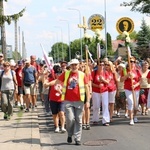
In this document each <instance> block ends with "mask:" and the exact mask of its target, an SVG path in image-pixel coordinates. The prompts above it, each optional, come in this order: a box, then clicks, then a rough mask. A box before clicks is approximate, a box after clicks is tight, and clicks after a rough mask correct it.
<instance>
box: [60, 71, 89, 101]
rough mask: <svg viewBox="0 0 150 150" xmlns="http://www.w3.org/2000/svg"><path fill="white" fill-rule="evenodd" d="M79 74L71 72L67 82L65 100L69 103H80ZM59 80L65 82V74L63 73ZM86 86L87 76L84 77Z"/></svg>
mask: <svg viewBox="0 0 150 150" xmlns="http://www.w3.org/2000/svg"><path fill="white" fill-rule="evenodd" d="M78 75H79V73H78V72H70V75H69V78H68V80H67V86H66V94H65V100H67V101H80V90H79V77H78ZM58 80H60V81H61V82H64V80H65V72H63V73H62V74H61V75H60V76H59V77H58ZM84 84H88V79H87V76H84Z"/></svg>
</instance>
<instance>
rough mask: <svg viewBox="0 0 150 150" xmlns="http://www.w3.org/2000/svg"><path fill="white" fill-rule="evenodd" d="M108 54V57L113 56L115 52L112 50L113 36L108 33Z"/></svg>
mask: <svg viewBox="0 0 150 150" xmlns="http://www.w3.org/2000/svg"><path fill="white" fill-rule="evenodd" d="M107 53H108V55H113V53H114V52H113V50H112V42H111V35H110V34H109V33H107Z"/></svg>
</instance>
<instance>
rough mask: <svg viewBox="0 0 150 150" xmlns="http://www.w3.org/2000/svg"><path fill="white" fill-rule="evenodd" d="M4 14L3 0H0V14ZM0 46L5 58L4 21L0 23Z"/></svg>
mask: <svg viewBox="0 0 150 150" xmlns="http://www.w3.org/2000/svg"><path fill="white" fill-rule="evenodd" d="M3 15H4V6H3V0H0V16H3ZM1 46H2V53H3V55H4V59H5V60H6V59H7V54H6V33H5V23H4V24H1Z"/></svg>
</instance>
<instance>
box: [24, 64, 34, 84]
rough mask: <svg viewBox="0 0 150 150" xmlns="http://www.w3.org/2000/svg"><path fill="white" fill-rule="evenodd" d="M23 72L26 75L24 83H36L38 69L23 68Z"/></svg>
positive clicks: (31, 67)
mask: <svg viewBox="0 0 150 150" xmlns="http://www.w3.org/2000/svg"><path fill="white" fill-rule="evenodd" d="M22 72H23V73H24V81H23V82H24V83H25V82H27V83H35V82H36V79H35V73H36V69H35V68H34V67H33V66H30V67H25V68H23V70H22Z"/></svg>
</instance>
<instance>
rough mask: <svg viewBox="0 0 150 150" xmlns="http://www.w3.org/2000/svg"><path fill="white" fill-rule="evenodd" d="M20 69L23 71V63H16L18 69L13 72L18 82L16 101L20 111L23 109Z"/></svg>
mask: <svg viewBox="0 0 150 150" xmlns="http://www.w3.org/2000/svg"><path fill="white" fill-rule="evenodd" d="M22 69H23V62H22V61H18V68H17V69H16V70H15V72H16V78H17V82H18V101H19V102H20V104H21V106H20V109H21V110H22V109H23V88H22Z"/></svg>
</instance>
